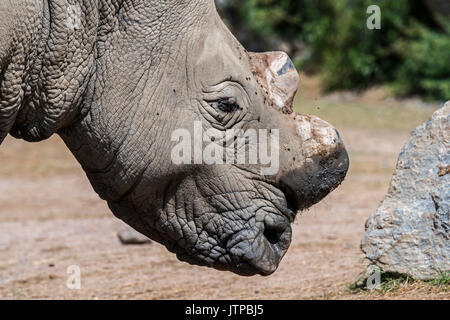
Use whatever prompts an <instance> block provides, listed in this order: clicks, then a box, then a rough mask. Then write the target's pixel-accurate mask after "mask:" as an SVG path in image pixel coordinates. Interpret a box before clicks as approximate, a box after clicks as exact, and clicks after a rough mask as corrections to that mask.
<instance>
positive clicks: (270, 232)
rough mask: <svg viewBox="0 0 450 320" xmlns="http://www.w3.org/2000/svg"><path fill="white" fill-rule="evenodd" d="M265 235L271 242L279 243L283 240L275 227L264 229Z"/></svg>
mask: <svg viewBox="0 0 450 320" xmlns="http://www.w3.org/2000/svg"><path fill="white" fill-rule="evenodd" d="M264 237H265V238H266V239H267V241H269V242H270V243H271V244H277V243H279V242H280V240H281V234H280V233H279V232H277V231H276V230H275V229H272V228H266V229H265V230H264Z"/></svg>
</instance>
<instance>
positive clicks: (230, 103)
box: [210, 98, 242, 113]
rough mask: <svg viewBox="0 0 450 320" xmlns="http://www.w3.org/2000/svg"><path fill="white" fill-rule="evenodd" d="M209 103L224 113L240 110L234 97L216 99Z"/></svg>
mask: <svg viewBox="0 0 450 320" xmlns="http://www.w3.org/2000/svg"><path fill="white" fill-rule="evenodd" d="M210 105H211V106H212V107H214V108H215V109H217V110H218V111H221V112H224V113H232V112H234V111H237V110H242V108H241V107H240V106H239V104H238V103H237V102H236V99H235V98H226V99H220V100H218V101H213V102H210Z"/></svg>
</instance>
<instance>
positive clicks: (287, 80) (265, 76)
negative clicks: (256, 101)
mask: <svg viewBox="0 0 450 320" xmlns="http://www.w3.org/2000/svg"><path fill="white" fill-rule="evenodd" d="M249 55H250V59H251V64H252V68H253V74H254V75H255V76H256V78H257V79H258V81H259V82H260V83H261V84H263V85H264V86H265V87H266V89H267V95H268V97H269V98H270V100H271V101H272V102H273V104H274V106H276V107H278V108H280V110H281V111H283V112H284V113H292V112H293V102H294V97H295V94H296V93H297V90H298V87H299V82H300V77H299V75H298V72H297V70H296V69H295V66H294V63H293V62H292V60H291V59H290V58H289V56H288V55H287V54H286V53H284V52H280V51H277V52H263V53H253V52H252V53H249Z"/></svg>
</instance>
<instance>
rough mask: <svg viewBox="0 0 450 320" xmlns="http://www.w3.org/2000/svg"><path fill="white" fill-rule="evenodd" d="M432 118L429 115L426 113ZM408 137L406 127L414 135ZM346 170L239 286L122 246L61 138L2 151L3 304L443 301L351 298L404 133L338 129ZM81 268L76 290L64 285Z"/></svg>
mask: <svg viewBox="0 0 450 320" xmlns="http://www.w3.org/2000/svg"><path fill="white" fill-rule="evenodd" d="M430 114H431V112H430ZM411 129H412V128H411ZM340 131H341V134H342V137H343V139H344V142H345V143H346V146H347V148H348V151H349V154H350V158H351V167H350V172H349V174H348V177H347V179H346V180H345V182H344V183H343V184H342V186H341V187H340V188H339V189H338V190H336V191H335V192H333V193H332V194H331V195H330V196H328V197H327V198H326V199H325V200H324V201H322V202H321V203H320V204H318V205H316V206H314V207H312V208H310V209H309V210H308V211H305V212H302V213H300V214H299V216H298V218H297V220H296V222H295V225H294V226H293V242H292V245H291V248H290V249H289V251H288V253H287V255H286V257H285V258H284V260H283V261H282V263H281V265H280V267H279V269H278V271H277V272H276V273H275V274H274V275H272V276H270V277H267V278H264V277H260V276H256V277H252V278H243V277H239V276H236V275H233V274H231V273H227V272H219V271H215V270H211V269H207V268H201V267H195V266H190V265H188V264H185V263H181V262H179V261H178V260H177V259H176V258H175V256H174V255H172V254H170V253H169V252H167V251H166V249H165V248H164V247H162V246H160V245H159V244H156V243H152V244H150V245H145V246H123V245H121V244H120V243H119V241H118V239H117V237H116V233H117V231H118V230H120V229H122V228H123V226H124V224H123V223H122V222H121V221H119V220H118V219H116V218H115V217H114V216H113V215H112V214H111V213H110V211H109V210H108V208H107V206H106V204H105V203H104V202H103V201H102V200H100V199H99V198H98V197H97V195H96V194H95V193H94V191H93V190H92V187H91V186H90V184H89V182H88V181H87V178H86V177H85V176H84V173H83V172H82V170H81V168H80V167H79V165H78V164H77V163H76V162H75V160H74V159H73V158H72V155H71V154H70V153H69V151H68V150H66V148H65V146H64V145H63V143H62V142H61V140H60V139H59V138H58V137H54V138H51V139H50V140H48V141H45V142H42V143H39V144H28V143H25V142H22V141H17V140H14V139H12V138H8V139H7V140H6V141H5V143H4V145H2V146H1V148H0V257H1V258H0V298H2V299H24V298H27V299H28V298H31V299H55V298H57V299H120V298H122V299H368V298H370V299H372V298H374V299H390V298H394V299H411V298H413V299H422V298H423V299H428V298H436V299H449V298H450V293H449V292H448V291H447V290H441V289H438V288H436V287H433V286H430V285H425V284H424V285H418V286H417V285H416V286H410V287H407V288H402V289H400V290H397V291H396V292H393V293H388V294H384V295H380V294H377V293H364V292H363V293H352V292H350V290H349V289H348V285H349V284H350V283H352V282H353V281H355V280H356V279H357V278H358V276H359V274H360V273H361V272H363V271H364V268H365V266H366V265H367V263H366V262H365V261H364V259H363V255H362V253H361V251H360V248H359V245H360V239H361V237H362V235H363V232H364V223H365V221H366V219H367V217H368V216H369V214H370V213H371V212H373V211H374V210H375V209H376V208H377V206H378V204H379V202H380V201H381V200H382V199H383V197H384V195H385V193H386V191H387V188H388V185H389V181H390V178H391V174H392V173H393V171H394V168H395V164H396V160H397V156H398V154H399V152H400V150H401V148H402V146H403V144H404V143H405V141H406V139H407V137H408V133H409V131H407V130H394V131H390V130H381V129H370V128H369V129H350V128H349V129H341V130H340ZM72 265H76V266H78V267H79V268H80V270H81V289H80V290H70V289H68V288H67V286H66V282H67V279H68V277H69V274H68V273H67V268H68V267H69V266H72Z"/></svg>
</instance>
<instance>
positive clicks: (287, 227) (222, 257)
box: [172, 179, 296, 276]
mask: <svg viewBox="0 0 450 320" xmlns="http://www.w3.org/2000/svg"><path fill="white" fill-rule="evenodd" d="M250 180H251V179H250ZM252 182H253V183H258V184H259V187H258V189H259V190H260V191H261V194H262V195H263V194H264V195H265V196H266V198H265V199H259V198H258V199H256V198H253V199H251V198H250V197H249V198H248V200H249V201H248V202H247V205H248V208H247V209H245V208H243V207H241V208H235V212H234V214H229V213H223V212H221V211H220V210H219V209H220V208H218V207H215V209H216V213H215V214H214V216H213V217H212V218H211V220H214V219H216V220H217V222H215V224H217V225H219V224H222V227H221V228H220V230H215V231H216V233H215V234H214V233H211V234H209V235H208V239H205V238H203V239H202V240H197V242H196V244H195V246H193V247H191V248H190V249H188V248H186V247H185V248H177V249H175V248H172V251H173V252H174V253H176V255H177V258H178V259H179V260H180V261H184V262H187V263H190V264H193V265H199V266H207V267H212V268H214V269H217V270H221V271H231V272H233V273H235V274H238V275H241V276H254V275H261V276H269V275H271V274H273V273H274V272H275V271H276V270H277V269H278V266H279V263H280V262H281V260H282V259H283V257H284V255H285V254H286V252H287V250H288V248H289V246H290V244H291V239H292V229H291V223H292V222H293V220H294V219H295V213H296V211H294V210H293V208H294V206H295V205H294V204H292V203H290V201H289V200H288V199H289V197H286V196H285V193H284V192H283V191H282V190H281V189H280V188H279V187H276V186H275V185H274V184H273V183H268V182H262V181H261V179H256V180H254V181H252ZM269 193H270V194H271V195H272V198H271V199H269V196H268V194H269ZM245 194H246V193H245V192H241V193H239V192H236V193H235V196H236V197H240V198H245V197H246V195H245ZM217 197H218V196H212V197H209V199H210V202H214V200H215V199H217ZM261 197H263V196H261ZM222 201H224V200H223V199H222ZM244 202H245V201H244ZM237 216H239V218H237ZM203 227H204V229H206V228H207V226H203ZM200 238H201V237H200ZM202 241H204V242H202ZM205 242H214V243H215V244H216V245H215V246H213V248H211V247H209V248H208V249H206V248H207V247H208V244H206V245H205Z"/></svg>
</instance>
